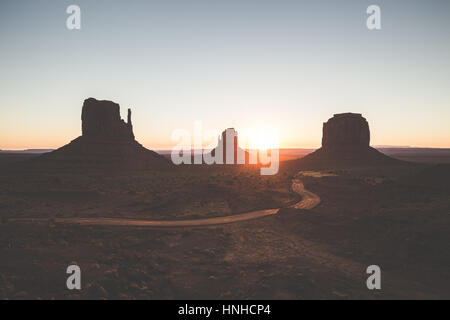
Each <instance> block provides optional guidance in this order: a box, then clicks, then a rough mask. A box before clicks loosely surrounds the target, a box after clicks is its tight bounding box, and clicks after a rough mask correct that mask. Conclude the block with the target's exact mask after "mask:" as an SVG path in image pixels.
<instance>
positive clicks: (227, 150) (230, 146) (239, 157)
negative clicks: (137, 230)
mask: <svg viewBox="0 0 450 320" xmlns="http://www.w3.org/2000/svg"><path fill="white" fill-rule="evenodd" d="M216 153H218V155H220V154H222V163H224V164H246V163H249V153H248V152H247V151H245V150H244V149H242V148H241V147H239V139H238V133H237V131H236V130H235V129H234V128H228V129H225V130H224V131H222V134H221V135H220V136H219V139H218V141H217V147H216V148H214V149H213V150H212V151H211V155H212V156H216Z"/></svg>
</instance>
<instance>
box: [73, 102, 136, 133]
mask: <svg viewBox="0 0 450 320" xmlns="http://www.w3.org/2000/svg"><path fill="white" fill-rule="evenodd" d="M81 122H82V133H83V136H86V137H95V138H98V137H103V138H106V139H118V140H130V139H131V140H132V139H134V134H133V126H132V124H131V109H128V120H127V123H125V121H123V120H122V119H121V118H120V106H119V105H118V104H117V103H114V102H112V101H98V100H96V99H94V98H89V99H86V100H85V101H84V103H83V109H82V112H81Z"/></svg>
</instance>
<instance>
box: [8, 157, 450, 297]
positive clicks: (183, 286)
mask: <svg viewBox="0 0 450 320" xmlns="http://www.w3.org/2000/svg"><path fill="white" fill-rule="evenodd" d="M28 157H31V156H28V155H1V156H0V162H1V168H2V169H1V171H0V177H1V179H0V212H1V213H0V216H1V223H0V257H1V259H0V298H2V299H26V298H32V299H51V298H59V299H69V298H70V299H73V298H75V299H76V298H80V299H81V298H92V299H103V298H109V299H111V298H124V299H135V298H138V299H139V298H145V299H175V298H182V299H234V298H236V299H251V298H262V299H314V298H319V299H324V298H326V299H351V298H362V299H379V298H384V299H402V298H413V299H417V298H426V299H434V298H447V299H448V298H450V269H449V268H448V266H449V265H450V250H449V247H448V243H449V242H450V214H449V213H450V201H449V200H450V191H449V184H448V178H449V177H450V175H449V166H448V165H434V164H426V163H414V162H402V163H397V164H393V165H386V166H364V167H354V166H353V167H352V168H351V169H350V168H345V167H339V168H330V167H327V168H323V167H322V168H314V167H311V165H305V164H303V163H302V162H301V160H292V161H284V162H282V163H281V165H280V172H279V173H278V174H277V175H275V176H261V175H260V174H259V169H258V168H257V167H254V166H253V167H252V166H247V165H246V166H220V167H219V166H181V167H177V168H175V169H174V170H173V171H167V172H152V171H136V172H122V173H115V174H104V173H102V174H100V173H95V174H94V173H89V172H87V173H86V172H84V173H82V172H76V171H73V172H55V171H45V170H30V171H27V170H18V169H17V168H15V169H11V166H12V168H14V164H16V163H21V162H23V161H25V162H26V161H29V159H26V158H28ZM19 167H20V166H19ZM299 171H312V172H315V173H322V174H323V173H325V174H324V175H323V176H321V175H320V174H305V175H302V176H301V179H302V182H303V183H304V185H305V187H306V188H307V190H309V191H311V192H312V193H314V194H316V195H318V196H319V197H320V199H321V202H320V204H319V205H317V206H316V207H314V208H312V209H308V210H304V209H296V208H292V205H293V204H295V203H297V202H298V201H300V200H301V196H299V195H298V194H297V193H295V192H293V190H292V179H293V178H294V176H295V175H296V174H297V173H298V172H299ZM273 208H281V209H280V210H279V212H278V213H277V214H274V215H269V216H266V217H262V218H259V219H254V220H248V221H241V222H236V223H230V224H223V225H211V226H203V227H178V228H162V229H161V228H159V229H158V228H148V227H139V226H101V225H100V226H98V225H77V224H66V223H61V222H58V221H59V220H58V219H62V218H93V219H95V218H118V219H146V220H188V219H205V218H212V217H222V216H228V215H232V214H239V213H244V212H248V211H252V210H263V209H273ZM23 218H27V219H28V218H34V219H41V220H40V221H39V222H34V223H30V222H19V221H17V219H23ZM70 264H77V265H79V266H80V268H81V270H82V290H80V291H69V290H67V288H66V285H65V283H66V279H67V274H66V268H67V266H68V265H70ZM373 264H376V265H379V266H380V267H381V270H382V290H374V291H371V290H368V289H367V287H366V279H367V277H368V275H367V274H366V268H367V266H369V265H373Z"/></svg>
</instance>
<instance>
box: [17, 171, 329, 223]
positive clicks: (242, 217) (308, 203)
mask: <svg viewBox="0 0 450 320" xmlns="http://www.w3.org/2000/svg"><path fill="white" fill-rule="evenodd" d="M292 190H293V191H294V192H295V193H297V194H299V195H300V196H301V197H302V200H301V201H299V202H297V203H296V204H294V205H292V206H290V208H295V209H306V210H309V209H312V208H314V207H316V206H317V205H318V204H319V203H320V198H319V196H318V195H316V194H314V193H312V192H310V191H308V190H306V189H305V186H304V185H303V182H302V181H301V180H300V179H299V178H297V177H295V178H294V179H293V180H292ZM279 211H280V208H278V209H267V210H257V211H250V212H246V213H241V214H236V215H232V216H225V217H215V218H207V219H193V220H172V221H158V220H136V219H122V218H55V219H52V221H54V222H55V223H63V224H78V225H91V226H93V225H96V226H99V225H100V226H133V227H152V228H176V227H201V226H212V225H220V224H227V223H233V222H240V221H247V220H253V219H258V218H262V217H266V216H269V215H273V214H277V213H278V212H279ZM10 221H11V222H28V223H40V222H41V223H42V222H48V221H49V219H40V218H36V219H33V218H23V219H20V218H19V219H11V220H10Z"/></svg>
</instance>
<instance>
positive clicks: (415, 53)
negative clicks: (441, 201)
mask: <svg viewBox="0 0 450 320" xmlns="http://www.w3.org/2000/svg"><path fill="white" fill-rule="evenodd" d="M70 4H77V5H79V6H80V7H81V15H82V29H81V30H80V31H69V30H68V29H67V28H66V18H67V16H68V15H67V14H66V8H67V6H68V5H70ZM370 4H378V5H379V6H380V7H381V13H382V30H380V31H369V30H368V29H367V28H366V18H367V14H366V8H367V7H368V6H369V5H370ZM449 14H450V1H448V0H442V1H438V0H435V1H433V0H431V1H425V0H423V1H413V0H405V1H401V0H395V1H394V0H390V1H382V0H371V1H365V0H354V1H336V0H330V1H320V0H319V1H317V0H316V1H300V0H295V1H282V0H280V1H278V0H277V1H274V0H272V1H264V0H257V1H256V0H255V1H248V0H239V1H233V0H220V1H217V0H207V1H195V0H183V1H171V0H168V1H162V0H161V1H113V0H107V1H106V0H103V1H102V0H95V1H93V0H91V1H85V0H71V1H61V0H60V1H56V0H54V1H44V0H39V1H38V0H33V1H23V0H11V1H7V0H6V1H5V0H0V40H1V41H0V111H1V113H0V149H24V148H56V147H59V146H62V145H64V144H66V143H68V142H69V141H70V140H72V139H74V138H76V137H77V136H79V135H80V134H81V120H80V115H81V106H82V103H83V100H84V99H85V98H88V97H95V98H97V99H107V100H113V101H115V102H117V103H119V104H120V105H121V113H122V116H123V117H124V118H125V116H126V108H128V107H131V108H132V110H133V124H134V129H135V135H136V138H137V140H138V141H140V142H141V143H142V144H144V145H145V146H146V147H148V148H152V149H162V148H170V147H172V146H173V145H175V144H176V143H175V142H173V141H171V134H172V131H173V130H175V129H180V128H181V129H187V130H189V131H193V125H194V121H195V120H200V121H202V122H203V126H204V127H205V129H210V130H211V129H212V130H216V131H217V133H219V132H220V131H222V130H223V129H224V128H226V127H231V126H233V127H235V128H236V129H237V130H238V131H240V130H241V131H242V130H247V129H248V128H250V127H252V128H255V127H256V128H263V127H268V128H275V129H276V130H278V132H279V136H280V145H281V147H317V146H320V143H321V135H322V122H324V121H326V120H327V119H328V118H330V117H331V116H332V115H333V114H334V113H340V112H349V111H350V112H358V113H362V114H363V116H365V117H366V118H367V120H368V121H369V125H370V128H371V135H372V139H371V144H372V145H380V144H382V145H410V146H430V147H450V123H449V119H450V19H449Z"/></svg>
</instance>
